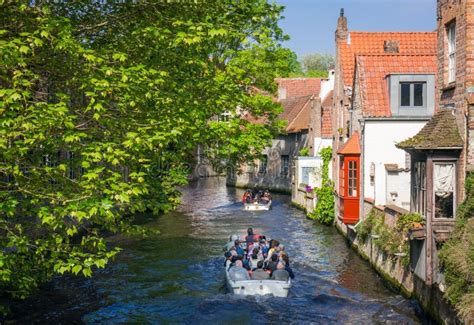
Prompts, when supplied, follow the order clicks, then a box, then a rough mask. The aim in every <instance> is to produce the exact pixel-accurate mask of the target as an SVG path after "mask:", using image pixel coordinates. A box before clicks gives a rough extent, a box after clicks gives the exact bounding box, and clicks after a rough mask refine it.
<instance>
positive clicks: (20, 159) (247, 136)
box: [0, 0, 292, 298]
mask: <svg viewBox="0 0 474 325" xmlns="http://www.w3.org/2000/svg"><path fill="white" fill-rule="evenodd" d="M281 11H282V7H280V6H277V5H275V4H268V3H267V2H266V1H264V0H248V1H233V0H219V1H216V0H203V1H199V2H197V1H195V2H192V1H189V2H186V3H183V2H181V1H168V2H161V1H152V2H139V1H136V2H118V1H111V2H96V1H94V2H90V1H77V2H62V1H34V2H30V1H18V2H8V3H5V2H3V1H0V58H1V59H0V124H1V128H0V149H1V151H2V158H1V160H0V173H1V174H0V248H1V250H0V288H1V290H2V292H3V294H4V295H7V296H8V297H13V298H24V297H26V296H27V295H28V294H30V293H31V292H32V291H33V290H35V289H36V288H37V287H38V286H39V285H40V284H41V283H43V282H44V281H48V280H49V279H50V278H51V277H52V276H53V275H54V274H63V273H65V272H69V273H72V274H82V275H84V276H91V274H92V272H93V270H94V269H95V268H102V267H105V265H106V264H107V263H108V262H109V261H110V259H111V258H113V256H114V255H115V254H117V253H118V252H119V248H115V247H109V246H108V245H107V243H106V239H105V238H104V233H117V232H122V233H132V234H133V233H140V234H144V235H145V234H146V231H145V230H144V229H143V228H140V227H138V226H136V225H134V224H133V221H134V219H133V214H134V213H135V212H139V211H146V210H149V211H152V212H153V213H155V214H159V213H162V212H166V211H169V210H170V209H173V208H174V207H176V205H177V204H178V203H179V192H178V191H177V190H176V186H177V185H180V184H185V183H186V176H187V174H188V173H189V166H190V165H192V163H193V155H192V153H193V150H194V148H195V147H196V146H197V145H198V144H203V145H205V147H206V150H207V152H208V154H209V156H210V157H211V158H212V159H213V160H214V161H215V162H216V164H217V162H222V161H225V162H226V164H238V163H240V162H243V161H245V160H246V159H251V158H253V157H256V156H258V155H259V153H260V152H261V150H262V149H263V148H264V147H265V146H266V145H267V144H268V141H269V139H270V138H271V137H272V135H273V134H275V133H276V132H278V130H279V127H280V122H278V121H277V120H276V117H277V116H278V113H279V110H280V108H279V106H278V104H276V103H273V102H272V100H271V98H270V97H268V96H265V95H264V94H263V93H262V92H260V91H259V92H256V91H252V90H253V89H260V90H262V91H263V92H274V91H275V87H276V86H275V84H274V82H273V80H274V78H275V77H277V76H284V75H286V74H287V73H288V72H289V67H290V64H289V62H291V58H292V52H291V51H289V50H287V49H284V48H282V47H281V46H280V45H279V44H280V42H281V41H282V40H284V39H285V38H286V37H285V36H284V35H283V33H282V31H281V29H280V28H279V27H278V24H277V23H278V20H279V19H280V17H281ZM236 108H242V109H245V110H246V111H247V112H250V113H251V114H252V115H254V116H255V117H265V119H264V120H265V121H266V122H265V123H264V124H251V123H249V122H248V120H247V119H245V118H243V116H241V115H240V114H233V115H232V118H231V120H230V121H229V122H219V121H213V119H212V118H213V117H214V116H218V115H219V114H221V113H223V112H224V111H235V110H236Z"/></svg>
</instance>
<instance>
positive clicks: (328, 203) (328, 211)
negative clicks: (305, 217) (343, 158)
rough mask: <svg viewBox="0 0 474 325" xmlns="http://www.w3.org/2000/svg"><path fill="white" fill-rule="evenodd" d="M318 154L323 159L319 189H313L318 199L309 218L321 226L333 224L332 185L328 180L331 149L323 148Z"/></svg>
mask: <svg viewBox="0 0 474 325" xmlns="http://www.w3.org/2000/svg"><path fill="white" fill-rule="evenodd" d="M319 154H320V156H321V158H322V159H323V166H322V175H321V187H319V188H315V189H314V192H315V193H316V195H317V197H318V203H317V204H316V209H314V211H312V212H311V213H310V214H309V216H310V218H312V219H314V220H317V221H319V222H321V223H322V224H326V225H330V224H332V223H333V222H334V195H333V188H334V184H333V182H332V181H331V179H330V178H329V164H330V163H331V159H332V148H331V147H326V148H323V149H321V152H320V153H319Z"/></svg>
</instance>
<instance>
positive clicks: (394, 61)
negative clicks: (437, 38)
mask: <svg viewBox="0 0 474 325" xmlns="http://www.w3.org/2000/svg"><path fill="white" fill-rule="evenodd" d="M436 72H437V58H436V56H435V55H401V54H382V55H358V56H357V57H356V73H357V75H358V83H359V86H360V89H361V98H362V115H363V116H366V117H368V116H371V117H390V116H391V115H392V114H391V110H390V98H389V89H388V79H387V76H388V75H390V74H400V73H401V74H405V73H406V74H436Z"/></svg>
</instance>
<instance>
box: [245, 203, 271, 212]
mask: <svg viewBox="0 0 474 325" xmlns="http://www.w3.org/2000/svg"><path fill="white" fill-rule="evenodd" d="M271 206H272V201H268V203H267V204H262V203H244V210H250V211H261V210H270V208H271Z"/></svg>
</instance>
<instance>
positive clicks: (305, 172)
mask: <svg viewBox="0 0 474 325" xmlns="http://www.w3.org/2000/svg"><path fill="white" fill-rule="evenodd" d="M312 172H313V167H301V183H303V184H306V185H308V184H309V174H311V173H312Z"/></svg>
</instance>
